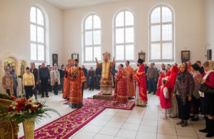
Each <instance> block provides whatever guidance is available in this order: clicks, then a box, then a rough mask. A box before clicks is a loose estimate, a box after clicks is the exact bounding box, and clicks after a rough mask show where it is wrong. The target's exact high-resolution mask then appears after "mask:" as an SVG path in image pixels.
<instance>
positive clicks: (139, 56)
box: [138, 51, 146, 61]
mask: <svg viewBox="0 0 214 139" xmlns="http://www.w3.org/2000/svg"><path fill="white" fill-rule="evenodd" d="M138 58H140V59H143V60H144V61H146V53H144V52H143V51H141V52H140V53H138Z"/></svg>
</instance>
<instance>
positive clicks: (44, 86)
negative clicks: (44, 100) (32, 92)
mask: <svg viewBox="0 0 214 139" xmlns="http://www.w3.org/2000/svg"><path fill="white" fill-rule="evenodd" d="M44 91H45V95H46V96H48V78H41V93H42V96H43V97H44Z"/></svg>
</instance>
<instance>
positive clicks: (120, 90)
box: [114, 68, 128, 103]
mask: <svg viewBox="0 0 214 139" xmlns="http://www.w3.org/2000/svg"><path fill="white" fill-rule="evenodd" d="M115 81H116V85H115V90H114V99H115V100H116V101H117V102H122V103H126V102H128V91H127V72H126V70H125V69H123V68H122V69H120V70H119V72H118V74H117V75H116V76H115Z"/></svg>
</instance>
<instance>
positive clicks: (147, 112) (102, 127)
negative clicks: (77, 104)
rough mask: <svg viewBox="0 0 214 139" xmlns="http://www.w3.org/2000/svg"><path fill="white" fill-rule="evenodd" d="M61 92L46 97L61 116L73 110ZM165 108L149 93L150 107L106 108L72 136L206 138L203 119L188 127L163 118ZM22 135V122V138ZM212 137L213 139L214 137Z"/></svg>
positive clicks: (81, 138)
mask: <svg viewBox="0 0 214 139" xmlns="http://www.w3.org/2000/svg"><path fill="white" fill-rule="evenodd" d="M98 92H99V91H93V92H92V91H85V92H84V98H87V97H91V96H92V95H94V94H97V93H98ZM61 96H62V95H61V94H60V95H58V96H54V95H53V94H52V93H50V97H49V98H48V99H47V98H45V99H44V100H46V101H47V105H48V106H50V107H52V108H55V109H56V110H58V111H59V112H60V114H61V115H65V114H67V113H69V112H71V111H73V109H71V108H69V107H68V105H63V103H64V102H66V101H65V100H63V99H61ZM160 115H162V110H161V109H160V107H159V100H158V98H157V97H156V96H154V95H149V101H148V106H147V107H146V108H143V107H135V108H134V109H133V110H132V111H129V110H116V109H106V110H105V111H103V112H102V113H101V114H100V115H98V116H97V117H96V118H95V119H93V120H92V121H91V122H90V123H88V124H87V125H86V126H85V127H83V128H82V129H80V130H79V131H78V132H76V133H75V134H74V135H73V136H71V137H70V138H69V139H204V138H205V134H203V133H200V132H198V130H199V129H201V128H204V126H205V123H204V120H203V118H202V117H201V118H200V121H198V122H189V125H188V127H184V128H183V127H181V126H177V125H176V124H175V123H176V122H178V120H179V119H168V120H161V119H160ZM57 118H58V116H57V115H56V114H53V115H52V117H51V118H48V120H47V119H46V120H44V121H43V122H42V123H38V124H36V128H39V127H41V126H42V125H45V124H47V123H49V122H51V121H53V120H55V119H57ZM22 135H23V129H22V125H21V124H20V132H19V137H20V136H22ZM211 139H214V137H213V138H211Z"/></svg>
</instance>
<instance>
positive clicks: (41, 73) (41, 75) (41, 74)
mask: <svg viewBox="0 0 214 139" xmlns="http://www.w3.org/2000/svg"><path fill="white" fill-rule="evenodd" d="M41 78H48V79H50V71H49V69H48V68H47V67H45V68H43V67H42V68H41V69H39V79H40V80H41Z"/></svg>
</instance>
